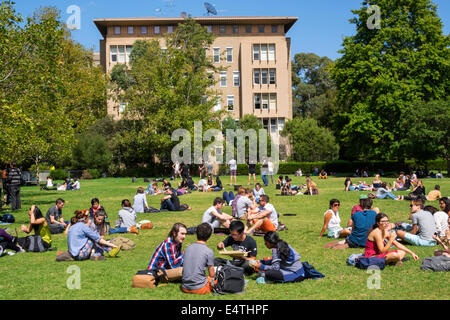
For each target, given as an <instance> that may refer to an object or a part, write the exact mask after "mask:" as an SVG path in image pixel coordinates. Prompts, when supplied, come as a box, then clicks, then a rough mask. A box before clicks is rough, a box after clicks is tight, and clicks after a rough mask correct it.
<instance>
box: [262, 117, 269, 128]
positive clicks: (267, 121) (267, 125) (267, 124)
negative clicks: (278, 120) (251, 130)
mask: <svg viewBox="0 0 450 320" xmlns="http://www.w3.org/2000/svg"><path fill="white" fill-rule="evenodd" d="M263 126H264V129H266V130H267V131H269V119H263Z"/></svg>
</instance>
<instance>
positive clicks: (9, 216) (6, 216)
mask: <svg viewBox="0 0 450 320" xmlns="http://www.w3.org/2000/svg"><path fill="white" fill-rule="evenodd" d="M0 220H1V221H3V222H5V223H14V222H15V221H16V218H14V216H13V215H12V214H10V213H6V214H4V215H3V216H2V218H1V219H0Z"/></svg>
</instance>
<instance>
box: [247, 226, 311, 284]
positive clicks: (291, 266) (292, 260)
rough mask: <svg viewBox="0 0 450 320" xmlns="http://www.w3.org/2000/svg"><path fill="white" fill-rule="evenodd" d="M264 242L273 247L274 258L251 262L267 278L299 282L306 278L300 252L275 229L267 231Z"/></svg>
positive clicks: (277, 280) (268, 246) (275, 280)
mask: <svg viewBox="0 0 450 320" xmlns="http://www.w3.org/2000/svg"><path fill="white" fill-rule="evenodd" d="M264 244H265V245H266V247H267V248H268V249H272V259H269V260H251V261H250V262H249V264H250V265H251V266H252V267H253V268H254V269H255V270H259V271H261V272H263V273H264V277H265V280H268V281H274V282H299V281H302V280H304V279H305V270H304V268H303V264H302V262H301V261H300V258H301V257H300V254H299V253H298V252H297V251H295V250H294V249H293V248H292V247H291V246H290V245H288V244H287V243H286V242H285V241H283V240H281V239H280V238H279V236H278V233H276V232H275V231H270V232H267V233H266V235H265V236H264Z"/></svg>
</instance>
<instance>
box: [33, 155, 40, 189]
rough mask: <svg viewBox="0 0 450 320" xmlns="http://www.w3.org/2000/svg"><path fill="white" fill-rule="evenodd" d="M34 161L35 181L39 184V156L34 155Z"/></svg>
mask: <svg viewBox="0 0 450 320" xmlns="http://www.w3.org/2000/svg"><path fill="white" fill-rule="evenodd" d="M34 163H35V164H36V183H37V185H38V186H39V185H40V184H41V183H40V181H39V174H40V171H39V157H36V158H35V159H34Z"/></svg>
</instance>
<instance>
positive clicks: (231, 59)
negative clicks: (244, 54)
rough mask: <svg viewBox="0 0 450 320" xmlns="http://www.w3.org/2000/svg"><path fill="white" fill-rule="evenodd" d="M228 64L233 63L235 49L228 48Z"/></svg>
mask: <svg viewBox="0 0 450 320" xmlns="http://www.w3.org/2000/svg"><path fill="white" fill-rule="evenodd" d="M227 62H233V48H227Z"/></svg>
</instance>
